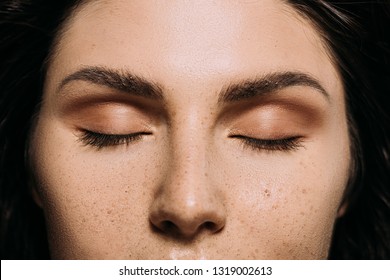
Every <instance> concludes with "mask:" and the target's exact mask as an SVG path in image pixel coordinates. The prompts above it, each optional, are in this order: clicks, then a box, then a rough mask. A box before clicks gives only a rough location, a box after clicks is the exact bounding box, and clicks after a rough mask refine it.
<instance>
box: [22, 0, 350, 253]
mask: <svg viewBox="0 0 390 280" xmlns="http://www.w3.org/2000/svg"><path fill="white" fill-rule="evenodd" d="M30 156H31V162H32V165H33V172H34V175H35V181H36V201H37V203H38V204H40V205H41V207H42V208H43V210H44V213H45V218H46V221H47V228H48V234H49V243H50V250H51V254H52V257H53V258H60V259H66V258H72V259H74V258H76V259H79V258H81V259H84V258H85V259H127V258H130V259H290V258H299V259H316V258H326V257H327V254H328V250H329V245H330V240H331V235H332V230H333V225H334V222H335V219H336V218H337V216H338V209H339V205H340V201H341V198H342V194H343V191H344V189H345V186H346V184H347V180H348V176H349V167H350V150H349V138H348V128H347V121H346V112H345V103H344V92H343V87H342V83H341V80H340V76H339V75H338V72H337V70H336V68H335V66H334V64H333V63H332V60H331V58H330V57H329V56H328V54H327V51H326V48H325V47H324V45H323V43H322V41H321V39H320V37H319V33H318V32H317V31H316V30H315V29H314V28H313V26H311V24H310V23H309V21H308V20H307V19H304V18H303V17H300V16H299V15H298V13H297V12H295V11H294V9H293V8H292V7H290V6H288V5H287V4H285V3H283V1H273V0H262V1H202V3H199V1H124V0H123V1H120V0H116V1H93V2H91V3H88V4H85V5H84V6H82V7H80V8H79V9H78V10H77V11H76V12H75V14H74V15H73V16H72V17H71V18H70V19H69V20H68V22H67V25H66V27H65V28H64V30H63V33H61V35H60V37H59V44H58V45H57V46H56V48H55V50H54V54H53V56H52V57H51V61H50V65H49V70H48V72H47V76H46V81H45V87H44V93H43V103H42V107H41V110H40V113H39V116H38V120H37V123H36V126H35V130H34V132H33V135H32V141H31V147H30Z"/></svg>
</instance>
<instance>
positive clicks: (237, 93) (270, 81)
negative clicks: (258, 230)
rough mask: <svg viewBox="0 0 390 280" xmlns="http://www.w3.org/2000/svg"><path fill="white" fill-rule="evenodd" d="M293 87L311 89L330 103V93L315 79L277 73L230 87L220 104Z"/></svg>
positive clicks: (291, 73) (221, 95) (223, 93)
mask: <svg viewBox="0 0 390 280" xmlns="http://www.w3.org/2000/svg"><path fill="white" fill-rule="evenodd" d="M293 86H305V87H311V88H313V89H315V90H316V91H317V92H319V93H320V94H321V95H323V96H324V97H325V98H326V99H327V101H330V96H329V93H328V92H327V91H326V90H325V89H324V87H323V86H322V85H321V83H320V82H319V81H318V80H317V79H315V78H314V77H312V76H310V75H308V74H306V73H303V72H275V73H270V74H266V75H264V76H262V77H260V78H256V79H251V80H245V81H243V82H240V83H237V84H232V85H229V86H228V87H227V88H225V89H224V90H223V91H222V92H221V93H220V96H219V100H218V102H219V103H227V102H235V101H241V100H248V99H251V98H254V97H258V96H263V95H266V94H268V93H272V92H275V91H278V90H281V89H284V88H287V87H293Z"/></svg>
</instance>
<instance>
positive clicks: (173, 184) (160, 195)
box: [149, 142, 226, 240]
mask: <svg viewBox="0 0 390 280" xmlns="http://www.w3.org/2000/svg"><path fill="white" fill-rule="evenodd" d="M187 144H188V142H187ZM205 158H206V152H205V149H201V148H199V146H197V147H196V148H195V147H194V148H188V145H186V147H184V148H183V149H180V148H177V149H176V150H175V152H173V153H172V156H171V157H170V159H169V160H168V161H169V162H170V164H169V167H167V170H168V171H167V176H166V177H165V178H166V179H165V180H164V182H163V183H162V184H161V185H160V187H159V188H158V191H157V192H156V194H155V197H154V200H153V203H152V205H151V210H150V215H149V218H150V222H151V224H152V227H153V228H154V229H155V230H157V232H159V233H161V234H164V235H166V236H169V237H171V238H176V239H178V238H181V239H187V240H188V239H192V238H195V237H196V236H199V235H201V234H216V233H218V232H220V231H221V230H222V229H223V228H224V226H225V223H226V211H225V207H224V199H223V195H222V193H221V190H219V188H218V186H217V185H216V184H215V183H213V180H212V176H211V175H212V174H210V175H208V173H212V172H211V171H210V169H209V168H208V167H207V166H209V165H208V164H207V161H206V159H205Z"/></svg>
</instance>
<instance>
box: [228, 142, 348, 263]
mask: <svg viewBox="0 0 390 280" xmlns="http://www.w3.org/2000/svg"><path fill="white" fill-rule="evenodd" d="M318 145H320V144H318V143H316V144H313V146H309V147H307V149H304V150H302V151H301V153H302V154H301V155H299V156H298V154H295V155H287V156H286V155H281V156H277V155H275V154H273V155H270V154H268V155H266V154H265V155H263V157H258V158H257V161H254V160H253V158H252V160H251V161H248V162H246V164H243V163H242V162H241V164H243V166H245V168H242V169H241V170H239V172H237V170H235V171H234V170H231V171H230V172H227V174H236V175H237V177H236V178H230V180H231V181H232V182H235V183H236V184H235V185H234V186H231V189H233V190H234V192H235V193H234V194H232V196H231V198H232V201H233V202H232V203H231V207H230V212H231V215H232V216H231V217H230V218H231V220H232V221H233V223H236V225H235V226H236V227H237V228H240V231H237V232H235V234H236V235H237V238H238V239H241V240H245V242H248V246H249V244H250V243H252V244H258V247H259V248H260V249H262V250H260V251H261V252H260V251H259V252H260V253H259V254H269V255H262V256H260V257H264V258H267V257H268V258H292V257H297V258H326V256H327V252H328V249H329V247H328V246H329V242H330V238H331V233H332V228H333V223H334V221H335V218H336V211H337V209H338V206H339V203H340V199H341V196H342V192H343V190H344V187H345V184H346V180H345V179H346V172H340V173H335V172H334V170H335V169H334V168H329V161H331V158H332V157H335V156H336V155H335V154H334V151H328V152H329V153H328V157H330V158H328V157H323V156H322V157H320V155H319V154H317V152H318V150H320V151H324V148H323V147H322V149H320V147H318ZM325 150H326V149H325ZM297 153H298V152H297ZM339 165H340V166H339V168H341V169H343V170H346V169H347V168H346V166H344V165H343V164H342V163H339ZM235 166H237V164H235ZM232 168H233V167H232ZM265 248H266V250H265V251H266V252H265V251H264V249H265Z"/></svg>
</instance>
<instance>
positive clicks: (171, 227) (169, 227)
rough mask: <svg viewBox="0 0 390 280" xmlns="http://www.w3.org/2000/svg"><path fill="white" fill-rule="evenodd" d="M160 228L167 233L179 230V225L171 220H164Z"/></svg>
mask: <svg viewBox="0 0 390 280" xmlns="http://www.w3.org/2000/svg"><path fill="white" fill-rule="evenodd" d="M160 228H161V229H162V231H164V232H166V233H174V232H177V231H178V228H177V226H176V225H175V224H174V223H173V222H171V221H162V222H161V225H160Z"/></svg>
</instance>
